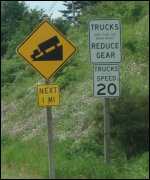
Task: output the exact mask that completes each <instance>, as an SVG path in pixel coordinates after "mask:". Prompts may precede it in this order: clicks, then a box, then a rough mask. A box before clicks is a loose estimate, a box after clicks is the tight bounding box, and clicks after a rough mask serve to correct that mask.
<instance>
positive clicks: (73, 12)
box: [72, 1, 75, 26]
mask: <svg viewBox="0 0 150 180" xmlns="http://www.w3.org/2000/svg"><path fill="white" fill-rule="evenodd" d="M72 14H73V26H74V25H75V11H74V1H72Z"/></svg>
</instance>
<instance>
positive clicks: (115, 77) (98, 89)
mask: <svg viewBox="0 0 150 180" xmlns="http://www.w3.org/2000/svg"><path fill="white" fill-rule="evenodd" d="M93 73H94V74H93V78H94V79H93V89H94V97H114V96H115V97H116V96H119V94H120V90H119V65H118V64H94V66H93Z"/></svg>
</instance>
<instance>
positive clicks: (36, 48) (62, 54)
mask: <svg viewBox="0 0 150 180" xmlns="http://www.w3.org/2000/svg"><path fill="white" fill-rule="evenodd" d="M75 51H76V48H75V47H74V46H73V44H72V43H71V42H70V41H69V40H67V39H66V38H65V36H64V35H63V34H62V33H61V32H60V31H59V30H58V29H57V28H56V27H55V26H53V25H52V24H51V23H49V22H48V21H46V20H45V21H43V22H42V23H41V24H40V25H39V26H38V27H37V28H36V29H35V30H34V31H33V32H32V33H31V34H30V35H29V36H28V37H27V38H26V39H25V40H24V41H23V42H22V43H21V45H20V46H19V47H18V48H17V52H18V53H19V54H20V55H21V56H22V57H23V58H24V59H25V60H26V61H27V62H28V63H29V64H30V65H32V67H33V68H34V69H35V70H37V71H38V72H39V73H40V74H41V75H42V76H43V77H44V78H46V79H49V78H50V77H52V76H53V75H54V73H55V72H56V71H57V70H58V69H59V68H60V67H62V66H63V65H64V64H65V62H66V61H67V60H68V59H69V57H70V56H71V55H72V54H73V53H74V52H75Z"/></svg>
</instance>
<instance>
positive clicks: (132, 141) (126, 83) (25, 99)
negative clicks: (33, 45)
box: [1, 1, 149, 179]
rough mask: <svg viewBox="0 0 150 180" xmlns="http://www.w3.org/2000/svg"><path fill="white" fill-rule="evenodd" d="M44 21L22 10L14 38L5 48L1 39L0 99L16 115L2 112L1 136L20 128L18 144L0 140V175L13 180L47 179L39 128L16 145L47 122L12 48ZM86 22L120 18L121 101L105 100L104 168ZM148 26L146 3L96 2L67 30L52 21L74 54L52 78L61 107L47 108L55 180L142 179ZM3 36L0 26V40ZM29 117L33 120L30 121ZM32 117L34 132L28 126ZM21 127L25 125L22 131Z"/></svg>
mask: <svg viewBox="0 0 150 180" xmlns="http://www.w3.org/2000/svg"><path fill="white" fill-rule="evenodd" d="M93 3H94V2H93ZM42 15H43V12H41V13H38V11H37V10H35V11H32V12H28V11H27V12H26V16H24V17H23V19H22V20H21V21H18V22H20V26H18V29H17V30H16V31H15V33H13V35H14V38H10V39H9V40H8V41H7V43H6V44H5V41H2V44H3V46H7V47H8V46H9V48H8V49H7V48H6V49H7V53H6V54H5V56H4V57H3V58H2V69H1V72H2V79H1V85H2V98H3V100H4V101H5V102H7V101H6V100H8V102H9V103H10V102H11V103H12V104H13V103H15V102H17V103H18V106H17V110H15V111H14V112H11V113H10V114H9V113H8V114H7V113H6V121H4V123H6V125H5V126H4V127H5V131H7V130H8V131H9V130H10V131H11V132H12V131H13V130H14V129H15V127H19V125H20V126H21V125H22V127H23V128H24V129H23V130H20V132H16V134H17V135H18V137H19V138H10V136H9V135H7V134H4V135H3V136H2V157H3V158H2V165H3V167H2V172H3V173H2V174H5V175H8V177H11V178H12V177H14V178H18V177H20V178H22V177H23V178H25V177H26V176H27V175H28V178H31V177H33V178H48V162H47V144H46V142H43V140H41V137H42V136H43V135H42V134H41V131H42V132H45V126H44V127H43V126H41V127H42V128H39V129H40V131H38V130H37V134H40V136H41V137H39V136H38V137H34V135H33V137H34V138H33V139H31V140H29V141H28V140H27V141H22V140H21V138H22V137H23V135H24V134H25V135H26V134H28V135H30V131H32V130H33V126H34V123H35V124H36V123H37V119H39V117H40V118H41V117H42V118H43V119H44V117H45V116H44V113H43V111H42V113H41V112H40V111H39V108H37V107H35V104H36V98H37V97H36V96H34V95H32V93H29V92H31V91H30V90H32V92H33V91H34V84H35V83H37V81H39V76H38V75H36V73H35V71H34V70H33V69H32V68H31V67H29V66H27V65H26V63H25V62H24V61H22V60H21V59H20V58H19V56H17V55H13V53H15V51H14V50H15V48H16V45H18V44H20V42H22V40H23V39H24V38H25V37H26V36H27V35H28V34H29V33H31V31H32V30H33V29H34V28H35V26H37V25H38V24H39V22H40V21H41V20H42V18H41V17H40V16H42ZM36 17H37V18H36ZM92 18H95V19H99V18H119V19H120V20H121V25H122V52H123V58H122V62H121V63H120V87H121V95H120V97H118V98H112V99H111V100H110V111H111V118H110V121H111V163H110V164H109V165H108V166H105V164H104V158H103V136H104V134H103V101H102V100H100V99H94V98H93V94H92V65H91V64H90V60H89V54H88V51H89V49H88V25H87V23H88V20H89V19H92ZM148 21H149V15H148V2H146V1H140V2H136V1H131V2H125V1H108V2H104V1H103V2H101V3H97V4H96V3H94V5H93V6H92V7H90V6H89V8H87V9H86V10H84V11H83V14H82V15H81V17H80V19H79V24H77V25H76V26H74V27H70V28H69V27H68V24H67V23H68V22H65V21H63V20H62V21H61V18H59V19H56V21H55V23H56V24H55V25H56V26H57V27H58V29H60V31H61V29H63V31H64V32H63V33H66V34H65V35H66V37H67V38H68V39H69V40H70V41H71V42H72V43H73V44H74V45H75V46H76V48H77V52H76V53H75V54H74V55H73V56H72V57H71V58H70V60H69V61H68V62H67V63H66V64H65V65H64V66H63V68H61V69H60V70H59V71H58V73H56V75H55V77H54V79H55V81H56V82H57V83H58V84H59V85H60V86H61V90H62V91H61V106H59V107H57V108H54V109H53V110H54V111H53V113H54V132H55V133H56V134H54V138H55V148H56V151H55V157H56V174H57V177H58V178H68V179H69V178H88V179H92V178H97V179H98V178H102V179H103V178H106V179H116V178H118V179H125V178H130V179H132V178H133V179H138V178H140V179H146V178H148V153H147V152H148V146H149V145H148V128H149V124H148V119H149V115H148V113H149V109H148V107H149V101H148V96H149V94H148V92H149V85H148V71H149V70H148V59H149V56H148V45H149V42H148V39H149V36H148V35H149V27H148ZM28 22H30V23H28ZM62 27H63V28H62ZM68 28H69V29H68ZM5 30H7V28H6V29H5V27H4V26H3V28H2V31H3V34H5V33H4V32H5ZM6 32H7V31H6ZM8 34H9V33H8ZM5 35H6V36H7V34H5ZM11 47H12V48H11ZM29 89H30V90H29ZM14 100H16V101H15V102H13V101H14ZM39 113H41V114H39ZM30 116H31V117H30ZM32 116H35V117H34V118H33V119H32ZM31 119H32V120H33V121H32V122H33V123H32V125H33V126H31V124H30V123H29V121H30V120H31ZM18 122H19V125H18ZM15 123H16V126H15ZM26 123H27V124H28V123H29V124H30V127H28V128H25V127H24V124H26ZM37 124H38V123H37ZM13 125H14V126H13ZM40 125H42V123H41V121H40ZM25 131H26V132H25ZM22 134H23V135H22ZM19 135H20V136H19ZM35 149H36V151H34V150H35ZM43 154H44V155H43ZM39 155H40V156H39ZM28 158H29V159H28ZM37 163H38V164H37ZM38 165H39V166H38ZM20 167H21V168H20ZM20 173H22V175H21V174H20ZM8 177H6V178H8Z"/></svg>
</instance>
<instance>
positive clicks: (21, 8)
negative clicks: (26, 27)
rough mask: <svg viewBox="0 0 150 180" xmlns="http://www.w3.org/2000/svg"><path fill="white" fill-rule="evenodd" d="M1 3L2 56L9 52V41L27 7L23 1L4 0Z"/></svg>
mask: <svg viewBox="0 0 150 180" xmlns="http://www.w3.org/2000/svg"><path fill="white" fill-rule="evenodd" d="M1 3H2V4H1V5H2V6H1V20H2V21H1V25H2V33H1V41H2V46H1V56H4V55H5V53H6V52H7V48H8V42H9V41H10V39H12V38H13V35H14V33H15V32H16V31H17V28H18V26H19V21H20V20H22V19H23V16H24V12H25V11H26V10H27V7H26V6H25V3H24V2H23V1H2V2H1ZM16 9H17V10H16Z"/></svg>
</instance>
